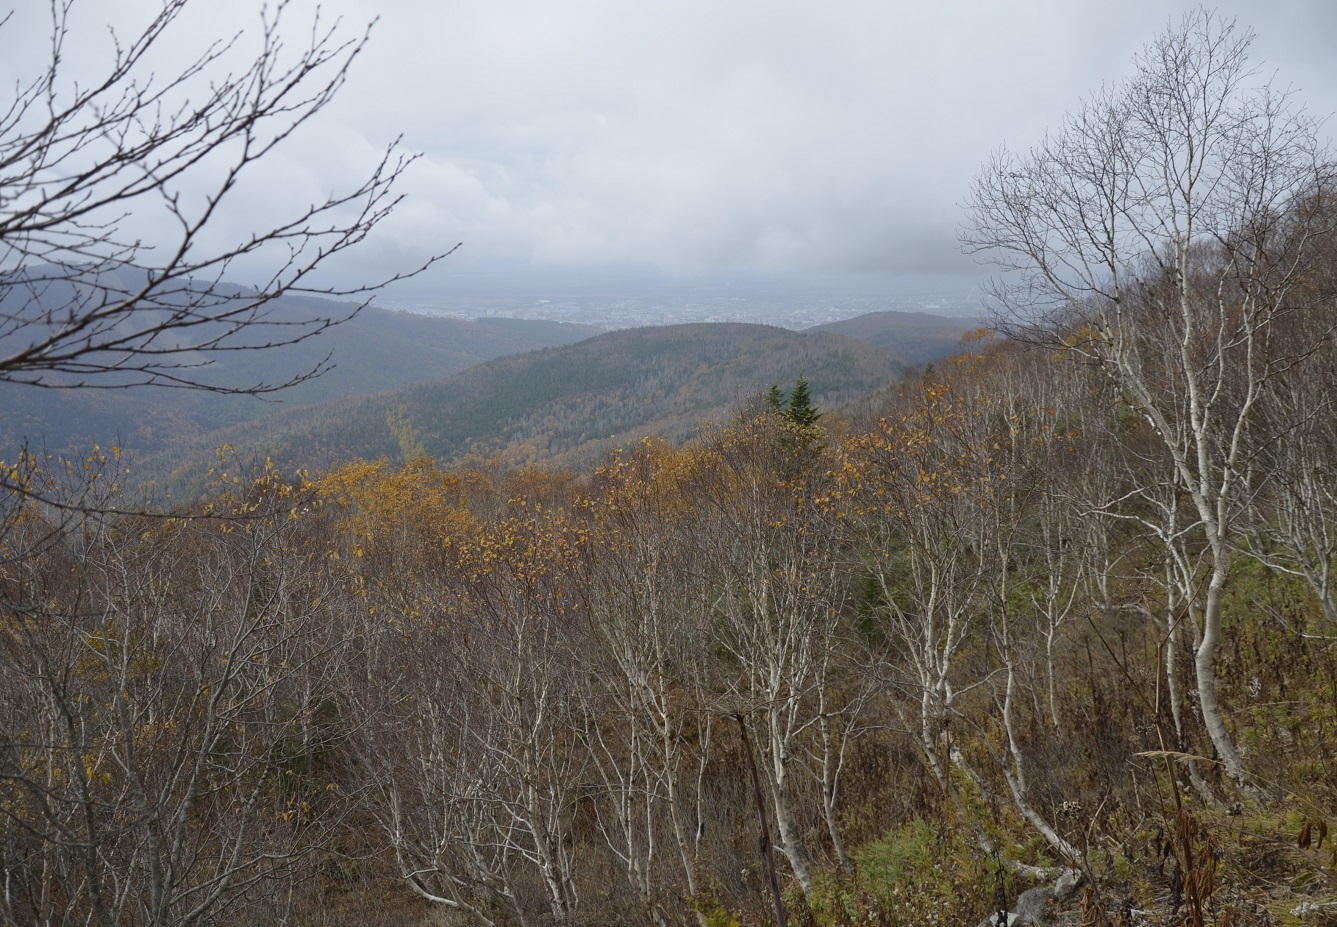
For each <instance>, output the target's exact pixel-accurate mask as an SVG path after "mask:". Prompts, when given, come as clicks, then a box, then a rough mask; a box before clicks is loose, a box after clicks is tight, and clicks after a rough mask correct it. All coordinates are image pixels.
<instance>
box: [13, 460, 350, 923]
mask: <svg viewBox="0 0 1337 927" xmlns="http://www.w3.org/2000/svg"><path fill="white" fill-rule="evenodd" d="M301 508H302V502H301V500H299V499H298V498H297V497H296V496H294V495H293V494H292V493H291V491H290V490H289V489H288V487H286V486H285V485H284V484H282V483H281V482H280V481H277V480H273V479H267V480H266V481H265V482H264V483H263V484H262V485H260V486H258V487H257V491H256V492H255V493H253V494H252V495H251V497H250V498H243V499H234V500H232V502H231V503H229V504H228V505H227V506H226V512H225V513H222V512H220V514H222V515H224V517H220V518H219V519H210V520H176V519H173V520H166V519H152V520H134V519H116V520H114V523H113V522H110V521H106V520H103V521H97V520H94V519H89V520H87V521H85V522H84V523H83V524H82V525H80V526H78V528H77V529H76V530H72V531H68V532H64V533H62V535H61V537H60V538H59V540H60V543H58V544H54V543H46V544H44V545H43V547H42V549H41V550H39V551H34V552H30V553H29V555H28V556H25V557H23V558H21V559H19V560H17V561H15V562H11V563H9V564H7V565H5V566H4V567H0V595H2V596H3V599H2V601H3V602H4V607H5V611H6V620H5V624H4V630H3V633H2V634H0V878H2V879H3V891H0V921H3V922H4V923H6V924H34V925H35V924H44V925H46V924H97V925H104V927H115V925H124V924H145V925H148V924H182V925H189V924H198V925H203V924H211V923H220V922H223V921H226V922H229V923H235V922H236V921H235V920H234V918H242V917H246V916H252V917H257V918H259V919H260V920H261V921H263V922H267V923H285V922H286V920H287V916H288V914H289V911H288V910H287V905H288V904H289V903H290V902H289V901H287V900H285V899H290V898H291V889H292V887H293V885H294V883H295V881H296V880H298V879H300V878H301V877H302V876H303V873H304V869H305V867H304V866H303V865H302V863H303V860H308V859H312V858H313V857H314V854H315V853H316V852H317V851H318V850H319V849H320V848H321V847H322V846H323V845H324V843H325V838H327V837H328V835H329V831H328V829H327V826H326V825H327V824H328V823H329V820H330V819H331V818H330V814H329V812H330V811H331V810H333V808H334V807H337V805H338V800H337V799H335V798H334V796H335V795H336V794H337V789H336V788H335V787H334V785H333V782H332V780H331V779H323V778H322V775H328V774H329V770H328V769H326V770H325V771H324V773H323V774H322V772H321V765H320V760H319V759H318V758H319V757H320V756H321V755H323V754H327V753H328V752H329V751H330V750H331V748H332V747H333V745H334V743H335V739H336V737H337V735H336V734H335V733H334V726H333V724H332V722H333V719H332V718H331V717H330V715H329V713H328V711H327V708H328V706H329V705H331V704H332V696H333V693H334V692H335V681H336V678H337V676H338V674H339V671H340V669H341V668H342V660H341V656H342V654H343V652H344V648H343V641H342V640H341V638H339V637H338V636H337V635H329V633H328V632H329V629H330V625H331V623H330V622H329V621H328V620H327V619H328V614H327V612H326V602H327V601H328V599H329V593H330V591H331V590H330V588H329V586H328V584H327V582H326V578H325V575H324V574H323V573H322V571H320V570H319V569H315V570H313V569H312V564H311V561H310V559H309V556H308V553H309V552H308V550H307V549H306V545H305V538H304V526H303V523H302V520H301V519H300V517H296V514H295V513H297V512H298V511H299V510H300V509H301ZM30 511H31V509H30ZM234 515H235V516H238V517H236V518H233V517H232V516H234ZM31 518H33V519H34V520H36V519H39V518H40V516H39V515H38V514H36V513H35V512H33V514H32V515H31ZM23 533H24V532H23V531H22V530H21V529H17V528H16V529H15V530H12V531H11V532H9V534H8V535H7V536H6V537H5V538H4V539H3V543H11V542H14V541H16V540H18V539H19V537H20V536H21V535H22V534H23ZM39 534H49V532H39ZM318 631H319V632H320V633H317V632H318ZM331 802H333V805H332V804H331Z"/></svg>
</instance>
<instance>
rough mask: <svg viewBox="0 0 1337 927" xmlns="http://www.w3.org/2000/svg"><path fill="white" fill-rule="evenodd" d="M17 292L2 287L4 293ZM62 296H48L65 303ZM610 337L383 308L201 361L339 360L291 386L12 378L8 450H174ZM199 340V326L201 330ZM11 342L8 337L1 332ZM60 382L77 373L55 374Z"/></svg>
mask: <svg viewBox="0 0 1337 927" xmlns="http://www.w3.org/2000/svg"><path fill="white" fill-rule="evenodd" d="M5 292H12V290H11V289H6V288H0V294H3V293H5ZM60 295H61V294H59V293H50V292H47V293H46V294H45V298H46V299H47V300H50V301H53V302H54V301H57V300H58V299H59V297H60ZM355 308H356V306H355V305H345V304H336V303H331V302H329V301H328V300H320V299H314V298H311V297H297V296H285V297H282V298H281V299H277V300H274V301H273V302H272V303H271V304H270V306H269V311H270V312H271V321H272V322H273V323H274V324H277V325H283V324H288V325H292V326H294V327H296V326H297V325H298V324H299V320H300V319H304V318H308V317H309V316H310V315H312V314H315V313H324V314H325V315H327V316H333V317H339V316H341V315H343V314H347V313H350V312H352V311H353V310H354V309H355ZM595 334H598V330H597V329H594V328H590V327H588V326H584V325H566V324H562V323H557V322H543V321H526V320H519V319H477V320H472V321H464V320H460V319H448V318H435V317H430V316H422V315H414V314H412V313H407V312H391V311H388V310H384V309H377V308H375V307H368V308H365V309H362V310H361V311H360V312H358V314H357V315H355V316H353V317H352V318H351V319H349V320H348V321H346V322H342V323H341V324H339V325H335V326H334V327H332V328H330V329H329V330H327V331H325V332H322V334H321V337H320V338H319V339H311V340H304V341H301V342H299V343H295V344H291V345H287V346H285V347H283V348H281V349H276V350H270V351H265V352H259V351H255V352H248V351H234V352H229V353H228V354H226V355H225V356H223V357H211V358H206V357H205V356H204V355H200V356H199V357H198V358H195V357H192V356H191V355H189V354H186V355H184V359H185V360H186V361H187V362H190V363H203V362H204V361H206V360H207V361H208V366H207V367H201V368H199V369H197V370H192V373H197V374H199V375H200V376H201V377H202V378H203V379H204V381H205V382H206V383H215V384H242V385H246V384H263V383H272V382H273V381H274V380H275V377H276V376H279V377H288V376H299V375H302V374H305V373H307V372H310V371H313V370H317V369H319V368H320V367H321V365H322V364H328V367H329V369H328V370H326V371H325V372H324V373H322V374H321V375H320V376H317V377H315V378H313V379H308V380H305V381H303V382H300V383H297V384H296V385H293V386H291V387H289V388H287V389H285V390H283V391H282V392H281V393H277V394H265V395H260V396H255V395H235V394H228V393H225V392H215V391H211V390H208V389H203V390H163V389H151V388H138V389H109V390H71V389H67V388H47V389H33V388H31V387H29V386H24V385H18V384H11V383H5V382H0V458H9V459H12V458H13V456H14V453H15V452H16V451H17V450H18V448H19V446H20V445H21V443H22V442H23V441H24V440H26V441H28V442H29V444H30V445H31V446H32V447H33V448H34V449H45V450H46V451H50V452H52V453H62V454H70V453H73V454H79V453H81V452H82V451H83V450H85V449H87V448H88V447H91V446H92V445H93V444H94V443H97V444H100V445H102V446H103V447H108V446H112V445H116V446H119V447H122V448H124V449H126V450H127V451H129V452H133V453H134V454H136V455H137V456H142V455H150V454H154V453H158V452H161V451H164V450H166V449H167V448H169V447H171V446H173V445H175V444H177V443H179V442H185V441H189V440H190V439H191V438H193V437H197V436H200V435H203V434H206V433H208V432H211V431H215V430H217V429H220V428H224V427H227V426H231V425H235V424H237V423H240V422H246V421H252V420H257V419H262V418H264V417H266V416H268V415H271V414H273V413H275V412H277V411H280V410H282V409H287V408H291V407H293V406H297V405H305V404H309V403H317V402H323V401H328V400H331V399H336V398H339V397H343V396H356V395H365V394H368V393H374V392H379V391H381V390H386V389H392V388H394V387H397V386H402V385H404V384H407V383H416V382H421V381H425V380H437V379H440V378H442V377H446V376H449V375H450V374H453V373H457V372H459V371H461V370H464V369H465V368H468V367H472V366H473V365H475V364H479V363H482V362H484V361H487V360H491V359H493V358H495V357H500V356H502V355H506V354H519V353H522V352H525V351H532V350H536V349H538V348H543V347H549V346H551V345H563V344H572V343H574V342H577V341H580V340H581V339H583V338H588V337H590V336H591V335H595ZM196 337H199V335H196ZM0 348H3V340H0ZM49 379H51V380H52V382H53V383H56V384H60V383H62V382H69V381H70V377H69V376H68V375H67V376H65V377H64V378H63V380H62V378H61V377H59V376H57V377H51V378H49Z"/></svg>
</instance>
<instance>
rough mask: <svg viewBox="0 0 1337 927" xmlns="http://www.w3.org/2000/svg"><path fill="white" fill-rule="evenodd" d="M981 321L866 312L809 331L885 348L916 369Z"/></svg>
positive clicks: (949, 350) (943, 353)
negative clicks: (831, 334)
mask: <svg viewBox="0 0 1337 927" xmlns="http://www.w3.org/2000/svg"><path fill="white" fill-rule="evenodd" d="M983 324H984V323H983V321H982V320H980V319H955V318H947V317H945V316H940V315H930V314H929V313H926V312H893V311H886V312H869V313H865V314H864V315H859V316H855V317H854V318H852V319H843V320H841V321H839V322H830V323H828V324H826V325H819V326H817V327H816V328H813V329H809V331H819V332H831V333H833V334H836V335H844V336H845V337H847V338H857V339H858V340H859V341H866V342H868V343H869V344H872V345H876V346H877V347H879V348H884V349H885V350H887V351H890V352H891V353H892V354H894V355H896V356H897V357H899V358H903V359H904V360H906V361H908V362H909V363H910V364H912V365H915V366H923V365H924V364H930V363H933V362H934V361H937V360H939V359H941V358H943V357H946V356H947V355H948V354H951V353H953V352H954V351H955V350H956V346H957V343H958V342H959V341H960V340H961V336H962V335H965V334H966V333H967V332H969V331H971V330H972V329H975V328H979V327H980V326H981V325H983Z"/></svg>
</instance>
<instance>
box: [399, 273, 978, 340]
mask: <svg viewBox="0 0 1337 927" xmlns="http://www.w3.org/2000/svg"><path fill="white" fill-rule="evenodd" d="M470 283H471V282H470V281H464V282H462V283H460V284H459V285H457V286H450V285H446V286H442V287H440V288H436V289H437V292H435V293H405V294H402V295H395V296H392V297H378V299H377V301H376V304H377V305H378V306H380V307H381V308H384V309H398V310H403V311H408V312H416V313H421V314H424V315H439V316H447V317H450V318H459V319H475V318H484V317H502V318H511V319H548V320H551V321H557V322H573V323H578V324H582V325H593V326H598V327H600V328H607V329H618V328H639V327H642V326H648V325H677V324H683V323H688V322H751V323H757V324H762V325H775V326H779V327H781V328H788V329H791V330H795V331H798V330H802V329H805V328H812V327H813V326H817V325H825V324H828V323H830V322H838V321H840V320H842V319H849V318H853V317H855V316H858V315H864V314H866V313H869V312H882V311H887V310H893V311H896V312H923V313H928V314H930V315H939V316H952V317H958V318H961V317H974V316H979V315H981V314H982V312H983V302H982V297H981V293H980V290H979V289H978V287H976V286H973V285H972V284H971V282H969V281H966V282H964V283H962V282H960V281H958V280H955V279H948V280H942V279H929V280H922V281H921V280H916V281H909V282H905V281H897V282H896V283H895V284H891V285H886V284H885V283H884V285H880V286H879V285H877V283H878V281H863V280H856V281H855V282H853V283H851V282H849V281H836V282H830V281H801V282H786V283H776V282H772V281H748V282H746V283H730V282H727V281H708V282H704V283H703V282H700V281H692V282H690V283H676V282H668V283H665V282H662V281H657V282H655V283H652V284H648V285H642V286H628V285H626V283H625V282H623V281H618V283H620V284H621V285H612V286H609V285H607V284H605V285H598V284H597V283H596V284H595V285H587V286H580V285H578V284H571V283H564V284H558V285H553V286H551V287H547V288H545V287H543V286H542V285H539V284H532V283H531V284H526V285H522V286H520V287H517V288H516V290H514V291H512V292H505V291H504V290H502V288H500V287H495V286H479V285H476V284H475V285H470Z"/></svg>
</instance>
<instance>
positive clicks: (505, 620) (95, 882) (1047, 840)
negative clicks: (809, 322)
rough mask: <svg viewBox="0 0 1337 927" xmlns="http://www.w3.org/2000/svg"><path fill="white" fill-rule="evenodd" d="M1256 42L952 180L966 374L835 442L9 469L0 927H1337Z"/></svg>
mask: <svg viewBox="0 0 1337 927" xmlns="http://www.w3.org/2000/svg"><path fill="white" fill-rule="evenodd" d="M1247 46H1248V37H1247V36H1244V37H1241V36H1239V35H1237V34H1235V32H1234V30H1233V28H1232V27H1230V26H1229V25H1228V24H1226V25H1224V26H1223V25H1222V24H1221V23H1220V22H1219V21H1218V20H1217V19H1215V18H1214V17H1213V15H1212V14H1208V13H1201V12H1200V13H1199V14H1197V15H1196V16H1191V17H1189V18H1188V19H1186V20H1185V23H1184V26H1183V28H1182V29H1180V30H1178V31H1176V30H1173V29H1172V30H1170V31H1169V32H1167V33H1166V34H1165V35H1164V36H1162V37H1161V38H1159V39H1158V40H1156V42H1154V43H1152V44H1151V45H1149V46H1148V47H1147V49H1146V50H1145V51H1144V53H1143V55H1142V56H1141V57H1140V58H1139V59H1138V60H1137V61H1136V62H1135V64H1136V65H1137V75H1136V77H1135V78H1133V79H1131V80H1130V81H1129V82H1127V83H1126V84H1123V85H1119V86H1118V87H1116V88H1113V89H1111V90H1108V91H1106V92H1105V93H1103V94H1102V95H1100V96H1098V97H1096V98H1094V99H1093V100H1091V101H1090V102H1089V103H1088V104H1086V105H1085V106H1084V107H1083V108H1081V109H1080V110H1078V111H1077V112H1076V113H1074V115H1072V116H1071V117H1069V121H1068V122H1067V123H1066V124H1065V128H1064V130H1063V131H1060V132H1056V133H1054V134H1053V135H1052V136H1050V137H1048V138H1046V139H1045V141H1044V142H1043V143H1041V144H1040V145H1038V146H1037V147H1036V148H1034V149H1032V150H1031V151H1029V152H1026V153H1022V154H1009V153H1007V152H1005V151H1004V152H1000V153H999V155H998V156H997V158H996V159H995V160H994V161H993V162H991V163H990V164H989V165H986V167H985V169H984V170H983V171H982V172H981V174H980V175H979V178H978V180H977V183H976V186H975V188H974V190H973V191H972V195H971V199H970V202H969V204H968V206H969V209H970V218H969V220H968V222H967V224H966V226H965V229H964V231H963V232H962V236H963V239H964V241H965V243H966V246H967V247H968V248H970V249H973V250H975V251H977V252H980V253H988V254H990V255H992V256H993V259H994V260H997V261H999V262H1000V263H1001V264H1002V265H1003V267H1004V269H1005V270H1010V271H1013V272H1015V273H1013V274H1012V275H1011V276H1006V277H1005V278H1004V283H1003V284H1002V285H1000V286H999V287H998V289H997V290H996V292H995V304H994V305H995V308H996V329H995V332H994V333H992V334H990V333H982V334H980V335H978V336H975V337H972V338H970V339H968V340H967V341H966V342H965V343H964V344H963V345H962V350H961V352H960V353H959V354H957V355H956V356H954V357H953V358H951V359H950V360H946V361H944V362H942V363H939V364H936V365H933V366H932V367H931V368H928V369H925V370H924V371H922V372H921V373H920V374H918V375H915V376H912V377H909V378H907V379H905V380H904V381H903V382H901V383H900V384H899V386H898V388H896V389H895V390H893V391H890V392H888V393H884V394H881V396H880V398H879V399H878V401H877V405H876V406H875V407H871V408H870V409H869V411H867V412H866V413H865V412H858V413H853V412H851V413H849V414H843V415H842V414H838V413H837V411H836V410H833V409H830V408H827V409H822V408H818V407H817V405H816V404H814V400H813V396H812V394H811V392H810V390H809V385H808V384H807V383H806V382H805V381H803V380H798V381H797V382H795V383H793V385H792V387H789V386H788V384H785V385H786V387H787V389H781V388H780V386H779V385H777V387H776V388H774V389H772V390H771V391H770V392H769V393H766V394H762V395H757V396H755V397H747V396H739V397H737V401H738V404H739V409H740V411H739V412H738V414H737V415H736V416H734V418H733V419H732V420H731V421H729V422H728V423H726V424H722V425H716V426H712V427H710V428H708V429H705V430H704V432H703V433H702V434H700V435H699V436H697V437H695V438H694V439H692V440H690V441H669V440H666V439H664V438H662V437H654V436H647V437H645V438H643V439H641V440H637V441H632V442H629V443H626V444H624V445H623V446H622V447H621V448H619V449H617V450H614V451H612V452H610V453H608V454H607V455H606V456H605V457H604V458H603V459H602V461H601V463H600V464H599V465H597V466H592V467H588V468H583V469H571V470H562V469H556V468H549V469H544V468H540V467H535V466H530V467H505V466H486V465H483V464H478V465H462V464H458V465H457V464H449V463H446V462H437V461H434V460H433V459H432V458H431V457H429V456H428V455H427V454H425V453H409V451H411V450H412V448H411V447H406V448H402V449H401V450H403V451H405V453H404V454H403V456H405V457H408V458H409V459H408V460H407V461H405V462H400V461H395V462H393V463H392V462H391V461H390V460H389V459H380V460H357V461H353V462H345V463H342V464H340V465H336V466H331V467H329V468H326V469H324V470H322V471H321V472H312V473H301V472H296V471H289V470H286V469H282V468H279V467H274V466H268V467H265V466H261V467H259V468H257V469H254V470H251V469H245V468H238V466H237V465H236V463H235V460H234V459H233V458H231V457H229V456H228V455H227V454H220V459H219V463H218V466H217V467H216V468H215V470H214V472H213V474H211V479H212V481H213V485H212V487H211V489H210V491H209V492H208V493H207V494H206V495H205V496H204V497H202V498H201V499H200V500H199V501H198V502H195V503H192V504H190V505H186V506H180V507H177V508H175V509H172V510H169V511H144V510H143V509H142V507H141V506H140V505H139V504H137V503H135V502H133V501H131V500H130V499H129V498H128V497H127V496H126V495H125V493H124V492H123V488H122V484H123V483H124V480H125V478H126V474H125V466H124V463H123V461H122V460H121V459H120V457H119V454H118V451H117V449H115V448H101V449H99V448H94V449H92V450H91V451H90V453H89V454H88V455H87V456H86V457H85V458H82V459H77V460H66V459H61V458H47V457H45V456H39V455H34V454H23V455H21V456H19V457H18V459H17V460H15V461H13V462H10V463H8V464H6V465H5V467H4V468H3V485H4V487H5V492H4V496H3V501H2V502H0V667H3V670H2V671H0V821H3V825H2V826H0V922H3V923H5V924H25V925H28V924H31V925H44V927H46V925H65V924H69V925H73V924H96V925H149V924H154V925H168V924H170V925H194V924H199V925H206V924H220V925H221V924H252V925H269V924H281V923H295V924H310V925H331V927H332V925H352V924H359V925H361V924H368V925H377V924H385V925H388V924H402V923H406V922H409V923H413V922H427V923H431V922H435V923H442V924H451V925H454V924H461V925H463V924H477V925H485V927H501V925H610V927H611V925H653V927H661V925H692V924H696V925H699V927H731V925H736V927H742V925H761V924H774V925H783V924H788V923H793V924H803V925H820V927H853V925H859V924H882V925H898V927H899V925H904V927H910V925H916V927H918V925H923V924H938V925H948V924H955V925H969V924H976V923H979V922H980V921H981V920H982V919H983V918H985V917H990V916H994V917H997V916H999V912H1002V913H1003V915H1004V916H1005V915H1006V912H1007V911H1009V910H1010V911H1012V912H1014V913H1015V914H1017V915H1018V916H1019V917H1018V920H1019V921H1020V922H1025V921H1027V920H1029V921H1030V922H1031V923H1046V922H1060V921H1061V922H1063V923H1070V924H1076V923H1080V924H1082V925H1083V927H1132V925H1143V924H1145V925H1176V927H1178V925H1185V927H1207V925H1214V927H1263V925H1301V924H1305V925H1311V924H1312V925H1330V924H1332V923H1334V922H1337V848H1335V847H1334V842H1333V841H1334V840H1337V834H1332V833H1330V831H1331V820H1330V818H1331V814H1332V808H1333V805H1334V802H1337V647H1335V646H1334V642H1335V641H1337V589H1334V576H1333V571H1334V566H1335V562H1337V561H1335V557H1337V415H1335V414H1334V412H1335V411H1337V409H1335V408H1334V403H1337V357H1334V352H1335V351H1337V347H1335V346H1334V332H1337V205H1334V201H1333V194H1334V178H1335V174H1337V172H1335V171H1334V168H1333V166H1332V160H1331V158H1329V157H1328V156H1327V154H1326V152H1325V151H1324V150H1323V148H1322V146H1321V145H1319V144H1318V143H1317V141H1316V135H1315V128H1314V125H1313V123H1312V122H1310V121H1308V120H1307V119H1306V118H1305V117H1303V114H1298V113H1296V112H1294V111H1293V110H1291V109H1288V108H1287V104H1286V101H1285V99H1279V98H1275V97H1272V96H1269V95H1268V94H1267V93H1261V92H1260V93H1244V92H1243V91H1242V89H1241V88H1242V87H1244V86H1245V84H1246V78H1248V77H1249V75H1251V74H1252V72H1251V71H1250V70H1249V69H1248V67H1247V56H1246V54H1245V53H1246V51H1247ZM1190 142H1191V144H1190ZM1009 280H1011V281H1015V282H1012V283H1008V282H1007V281H1009ZM0 372H3V370H2V369H0Z"/></svg>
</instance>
